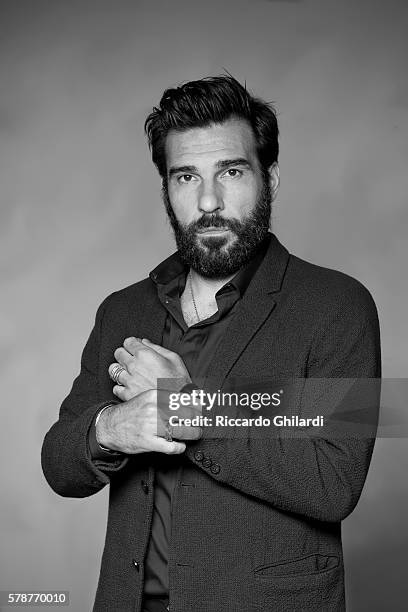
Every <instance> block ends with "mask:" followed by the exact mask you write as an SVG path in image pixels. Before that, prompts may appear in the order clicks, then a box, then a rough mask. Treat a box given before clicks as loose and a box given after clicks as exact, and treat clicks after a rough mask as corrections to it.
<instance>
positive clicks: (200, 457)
mask: <svg viewBox="0 0 408 612" xmlns="http://www.w3.org/2000/svg"><path fill="white" fill-rule="evenodd" d="M194 459H195V460H196V461H202V460H203V459H204V453H203V452H202V451H200V450H198V451H196V452H195V453H194Z"/></svg>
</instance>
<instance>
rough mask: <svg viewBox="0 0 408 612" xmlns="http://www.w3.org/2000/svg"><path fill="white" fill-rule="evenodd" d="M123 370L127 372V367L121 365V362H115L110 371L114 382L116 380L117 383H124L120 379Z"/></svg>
mask: <svg viewBox="0 0 408 612" xmlns="http://www.w3.org/2000/svg"><path fill="white" fill-rule="evenodd" d="M122 372H126V368H124V367H123V366H121V365H120V364H119V363H117V364H115V365H114V366H113V368H111V370H110V372H109V376H110V377H111V379H112V380H113V382H115V383H116V384H117V385H122V383H121V382H120V380H119V377H120V375H121V374H122ZM122 386H123V385H122Z"/></svg>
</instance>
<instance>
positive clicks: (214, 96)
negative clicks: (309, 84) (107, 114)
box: [144, 74, 279, 178]
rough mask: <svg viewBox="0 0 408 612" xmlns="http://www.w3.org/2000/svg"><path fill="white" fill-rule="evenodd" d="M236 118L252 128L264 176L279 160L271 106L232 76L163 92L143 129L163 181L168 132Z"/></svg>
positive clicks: (273, 113)
mask: <svg viewBox="0 0 408 612" xmlns="http://www.w3.org/2000/svg"><path fill="white" fill-rule="evenodd" d="M233 117H237V118H240V119H245V120H246V121H247V122H248V123H249V125H250V126H251V128H252V130H253V133H254V136H255V141H256V146H257V153H258V159H259V163H260V165H261V168H262V171H263V173H264V172H265V171H266V169H267V168H269V166H271V165H272V164H273V162H276V161H277V160H278V155H279V142H278V135H279V130H278V122H277V119H276V111H275V109H274V107H273V105H272V104H270V103H268V102H264V101H263V100H261V99H259V98H255V97H254V96H252V95H251V94H249V93H248V91H247V89H246V86H243V85H241V83H239V81H237V80H236V79H234V77H232V76H231V75H229V74H228V75H220V76H216V77H206V78H204V79H200V80H198V81H189V82H188V83H184V84H183V85H180V86H179V87H175V88H170V89H166V91H165V92H164V93H163V95H162V98H161V100H160V104H159V106H158V107H153V111H152V112H151V113H150V115H149V116H148V117H147V119H146V121H145V124H144V129H145V132H146V135H147V138H148V141H149V148H150V150H151V153H152V160H153V163H154V164H155V166H156V167H157V169H158V171H159V174H160V176H161V177H162V178H166V174H167V168H166V156H165V142H166V136H167V134H168V132H169V131H170V130H176V131H183V130H187V129H190V128H197V127H205V126H208V125H210V124H212V123H222V122H224V121H226V120H227V119H230V118H233Z"/></svg>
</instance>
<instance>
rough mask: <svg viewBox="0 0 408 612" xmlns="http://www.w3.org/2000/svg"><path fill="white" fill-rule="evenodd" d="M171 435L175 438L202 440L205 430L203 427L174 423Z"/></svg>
mask: <svg viewBox="0 0 408 612" xmlns="http://www.w3.org/2000/svg"><path fill="white" fill-rule="evenodd" d="M171 435H172V436H173V438H174V439H175V440H200V439H201V438H202V436H203V430H202V428H201V427H192V426H189V425H173V426H172V428H171Z"/></svg>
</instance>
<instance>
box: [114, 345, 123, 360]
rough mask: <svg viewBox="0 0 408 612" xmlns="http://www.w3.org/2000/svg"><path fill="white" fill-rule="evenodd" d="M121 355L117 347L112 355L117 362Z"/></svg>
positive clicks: (120, 349)
mask: <svg viewBox="0 0 408 612" xmlns="http://www.w3.org/2000/svg"><path fill="white" fill-rule="evenodd" d="M121 354H122V348H121V347H119V348H117V349H116V350H115V352H114V353H113V355H114V357H115V359H116V361H118V360H119V358H120V356H121Z"/></svg>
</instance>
